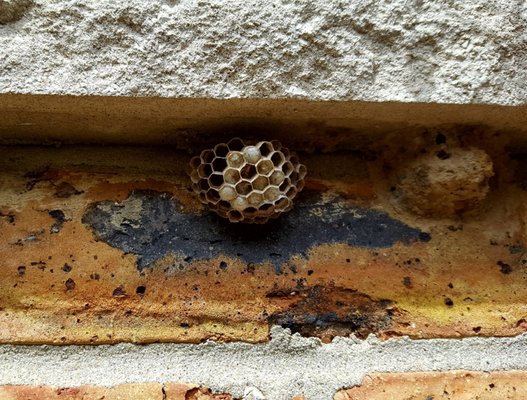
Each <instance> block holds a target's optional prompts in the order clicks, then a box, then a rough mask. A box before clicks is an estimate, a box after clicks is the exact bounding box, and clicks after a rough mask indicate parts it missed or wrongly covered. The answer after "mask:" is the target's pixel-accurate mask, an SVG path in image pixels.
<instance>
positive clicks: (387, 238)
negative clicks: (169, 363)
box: [82, 191, 431, 273]
mask: <svg viewBox="0 0 527 400" xmlns="http://www.w3.org/2000/svg"><path fill="white" fill-rule="evenodd" d="M339 200H340V199H338V198H337V199H333V200H329V201H323V200H322V199H321V198H320V196H318V195H312V196H304V200H303V201H302V202H298V204H296V205H295V207H294V208H293V210H292V211H291V212H289V213H287V214H285V215H283V216H281V217H280V218H278V219H276V220H272V221H270V222H269V223H267V224H265V225H248V224H232V223H230V222H228V221H227V220H223V219H221V218H219V217H217V216H216V215H214V214H212V213H206V214H203V215H195V214H185V213H182V212H181V211H179V206H178V203H177V201H175V200H174V199H172V198H171V197H170V195H169V194H167V193H161V192H156V191H134V192H132V193H131V194H130V196H129V197H128V199H126V200H125V201H123V202H121V203H114V202H111V201H102V202H96V203H92V204H91V205H90V206H89V207H88V208H87V210H86V212H85V213H84V216H83V218H82V222H83V223H85V224H87V225H89V226H90V227H91V228H92V229H93V232H94V234H95V235H96V237H97V238H98V239H99V240H102V241H104V242H106V243H108V244H109V245H111V246H113V247H116V248H119V249H121V250H122V251H124V252H125V253H132V254H135V255H136V256H137V267H138V269H139V270H142V269H144V268H147V267H148V266H149V265H151V264H152V263H153V262H155V261H156V260H158V259H160V258H162V257H164V256H166V255H167V254H170V253H174V254H177V255H179V256H181V257H183V258H188V259H191V260H203V259H211V258H215V257H218V256H220V255H227V256H231V257H238V258H241V259H242V260H244V261H245V262H247V263H248V264H250V265H253V264H260V263H265V262H269V263H271V264H273V265H274V267H275V270H276V272H277V273H281V272H282V264H283V263H284V262H285V261H287V260H289V259H290V258H291V257H292V256H293V255H298V254H300V255H301V254H305V253H306V252H307V251H308V250H309V249H310V248H311V247H313V246H316V245H320V244H323V243H346V244H349V245H350V246H356V247H367V248H383V247H390V246H393V245H394V244H395V243H397V242H402V243H406V244H409V243H412V242H416V241H429V240H430V238H431V237H430V235H429V234H428V233H425V232H421V231H420V230H418V229H415V228H412V227H410V226H408V225H405V224H404V223H402V222H400V221H398V220H395V219H393V218H391V217H390V216H389V215H388V214H386V213H383V212H380V211H376V210H371V209H366V208H346V207H343V204H344V203H342V202H341V201H339ZM138 204H139V205H140V206H139V208H138ZM116 221H118V223H116Z"/></svg>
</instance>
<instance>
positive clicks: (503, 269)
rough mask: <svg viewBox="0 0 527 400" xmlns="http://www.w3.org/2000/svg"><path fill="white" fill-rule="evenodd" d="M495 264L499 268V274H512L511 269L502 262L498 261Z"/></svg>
mask: <svg viewBox="0 0 527 400" xmlns="http://www.w3.org/2000/svg"><path fill="white" fill-rule="evenodd" d="M496 264H497V265H498V266H499V267H500V272H501V273H502V274H510V273H511V272H512V267H511V266H510V265H509V264H507V263H504V262H503V261H498V262H497V263H496Z"/></svg>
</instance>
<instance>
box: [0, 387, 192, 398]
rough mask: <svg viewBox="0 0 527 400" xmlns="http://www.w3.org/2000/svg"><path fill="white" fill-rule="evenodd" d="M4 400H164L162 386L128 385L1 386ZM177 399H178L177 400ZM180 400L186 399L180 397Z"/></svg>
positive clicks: (0, 393) (0, 394) (1, 396)
mask: <svg viewBox="0 0 527 400" xmlns="http://www.w3.org/2000/svg"><path fill="white" fill-rule="evenodd" d="M0 399H2V400H100V399H104V400H127V399H137V400H163V391H162V385H161V384H158V383H149V384H126V385H119V386H116V387H113V388H105V387H97V386H80V387H75V388H55V387H51V386H22V385H6V386H0ZM175 399H176V398H175ZM178 399H185V398H184V397H179V398H178Z"/></svg>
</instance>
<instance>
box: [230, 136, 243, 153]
mask: <svg viewBox="0 0 527 400" xmlns="http://www.w3.org/2000/svg"><path fill="white" fill-rule="evenodd" d="M228 146H229V149H231V150H234V151H240V150H241V149H243V148H244V144H243V142H242V140H241V139H238V138H234V139H231V140H230V141H229V143H228Z"/></svg>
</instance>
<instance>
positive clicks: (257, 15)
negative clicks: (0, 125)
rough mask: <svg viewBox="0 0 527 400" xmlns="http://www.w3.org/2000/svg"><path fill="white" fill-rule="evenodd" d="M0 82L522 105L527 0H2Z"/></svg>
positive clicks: (39, 88) (9, 88)
mask: <svg viewBox="0 0 527 400" xmlns="http://www.w3.org/2000/svg"><path fill="white" fill-rule="evenodd" d="M0 12H1V14H2V17H0V92H3V93H31V94H74V95H120V96H163V97H192V98H219V99H224V98H304V99H310V100H371V101H405V102H409V101H419V102H437V103H484V104H485V103H486V104H503V105H519V104H525V102H526V98H527V86H526V85H525V81H526V80H527V68H526V66H527V52H526V51H525V49H526V46H527V45H526V40H527V39H526V34H525V31H526V17H527V6H526V4H525V2H524V1H521V0H515V1H504V0H491V1H486V0H467V1H462V2H461V1H454V0H441V1H433V2H431V1H422V0H412V1H408V0H395V1H390V2H378V1H375V0H362V1H354V2H347V1H341V0H330V1H324V2H318V1H303V0H296V1H278V0H273V1H267V2H259V1H255V0H252V1H240V0H237V1H229V2H224V1H221V0H211V1H190V0H182V1H173V0H164V1H162V0H156V1H148V2H145V1H142V0H134V1H129V2H125V3H120V2H113V1H110V0H103V1H98V2H91V1H87V0H74V1H70V0H48V1H44V0H33V1H28V0H3V1H0Z"/></svg>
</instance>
